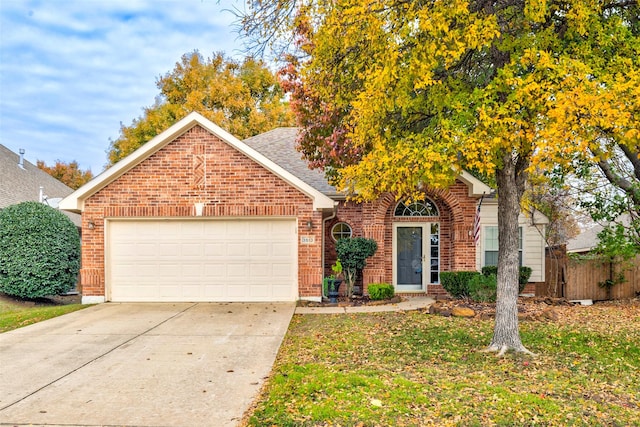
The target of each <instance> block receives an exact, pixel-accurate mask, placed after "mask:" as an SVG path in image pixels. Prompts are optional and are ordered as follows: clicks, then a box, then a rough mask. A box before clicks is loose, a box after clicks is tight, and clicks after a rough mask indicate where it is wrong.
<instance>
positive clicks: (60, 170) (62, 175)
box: [36, 160, 93, 190]
mask: <svg viewBox="0 0 640 427" xmlns="http://www.w3.org/2000/svg"><path fill="white" fill-rule="evenodd" d="M36 165H37V166H38V168H39V169H41V170H43V171H45V172H46V173H48V174H49V175H51V176H52V177H54V178H55V179H57V180H58V181H61V182H62V183H64V184H66V185H67V186H68V187H71V188H73V189H74V190H77V189H78V188H80V187H82V186H83V185H84V184H86V183H87V182H89V181H91V179H92V178H93V173H92V172H91V170H90V169H87V170H82V169H80V165H78V162H76V161H75V160H73V161H71V162H69V163H66V162H63V161H62V160H56V162H55V164H54V165H52V166H47V164H46V163H45V161H44V160H38V161H37V162H36Z"/></svg>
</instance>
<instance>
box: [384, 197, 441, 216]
mask: <svg viewBox="0 0 640 427" xmlns="http://www.w3.org/2000/svg"><path fill="white" fill-rule="evenodd" d="M405 202H406V201H405V200H401V201H399V202H398V203H396V206H395V208H394V209H393V216H394V217H396V218H437V217H439V216H440V210H439V209H438V205H436V204H435V202H434V201H433V200H431V199H430V198H428V197H425V198H424V200H414V201H412V202H411V203H410V204H408V205H407V204H406V203H405ZM420 204H421V205H422V206H423V209H422V210H423V211H426V212H427V214H428V215H425V214H420V213H419V212H418V211H417V209H411V206H418V205H420ZM401 206H404V209H403V212H402V213H401V214H398V209H400V207H401ZM406 212H410V213H409V214H407V213H406Z"/></svg>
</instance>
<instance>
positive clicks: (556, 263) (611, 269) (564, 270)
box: [536, 247, 640, 301]
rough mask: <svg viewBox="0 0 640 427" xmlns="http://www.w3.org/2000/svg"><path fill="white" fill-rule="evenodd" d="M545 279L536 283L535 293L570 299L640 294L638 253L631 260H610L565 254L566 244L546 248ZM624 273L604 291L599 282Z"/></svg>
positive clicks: (639, 261) (605, 298)
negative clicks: (624, 262) (622, 278)
mask: <svg viewBox="0 0 640 427" xmlns="http://www.w3.org/2000/svg"><path fill="white" fill-rule="evenodd" d="M545 266H546V271H545V273H546V275H545V278H546V282H545V283H541V284H539V286H538V287H537V288H536V295H539V296H550V297H557V298H560V297H564V298H567V299H569V300H582V299H591V300H594V301H600V300H607V299H621V298H633V297H635V296H636V295H637V294H640V255H639V256H637V257H636V258H635V260H633V261H632V262H631V263H630V264H611V263H609V262H603V261H601V260H598V259H591V260H575V259H572V258H570V257H568V256H567V253H566V248H565V247H556V248H553V249H548V250H547V256H546V265H545ZM620 273H622V274H623V275H624V282H623V283H617V284H615V285H614V286H613V287H611V289H610V291H609V292H607V289H606V288H602V287H601V286H600V285H599V283H602V282H604V281H606V280H607V279H611V278H616V277H617V276H618V275H619V274H620Z"/></svg>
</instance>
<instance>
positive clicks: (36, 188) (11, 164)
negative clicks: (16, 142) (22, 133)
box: [0, 144, 81, 226]
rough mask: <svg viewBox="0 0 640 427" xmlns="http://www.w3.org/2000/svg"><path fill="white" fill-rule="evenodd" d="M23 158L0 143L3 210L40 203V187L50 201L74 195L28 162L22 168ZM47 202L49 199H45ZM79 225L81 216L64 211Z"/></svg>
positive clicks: (0, 198) (0, 191)
mask: <svg viewBox="0 0 640 427" xmlns="http://www.w3.org/2000/svg"><path fill="white" fill-rule="evenodd" d="M19 162H20V155H19V154H16V153H14V152H13V151H11V150H9V149H8V148H7V147H5V146H4V145H2V144H0V209H2V208H5V207H7V206H10V205H15V204H17V203H22V202H28V201H33V202H39V201H40V187H42V193H43V195H44V196H46V198H47V199H49V200H51V199H59V198H62V197H66V196H68V195H69V194H71V193H73V189H72V188H70V187H67V186H66V185H65V184H63V183H62V182H60V181H58V180H57V179H55V178H54V177H52V176H51V175H49V174H48V173H46V172H45V171H43V170H41V169H39V168H38V167H37V166H36V165H34V164H33V163H31V162H28V161H27V160H23V162H22V166H20V165H19ZM45 202H46V200H45ZM64 213H65V214H66V215H67V216H68V217H69V218H70V219H71V220H72V221H73V223H74V224H75V225H77V226H79V225H80V223H81V222H80V217H79V216H78V215H76V214H68V213H67V212H64Z"/></svg>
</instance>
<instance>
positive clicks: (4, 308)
mask: <svg viewBox="0 0 640 427" xmlns="http://www.w3.org/2000/svg"><path fill="white" fill-rule="evenodd" d="M85 307H88V306H87V305H82V304H65V305H62V304H57V303H55V302H53V301H52V302H50V303H47V302H46V301H45V300H39V301H38V302H37V303H29V302H25V301H20V300H19V299H15V298H11V297H8V296H6V295H0V333H2V332H7V331H11V330H13V329H17V328H21V327H23V326H27V325H31V324H32V323H37V322H41V321H43V320H47V319H51V318H52V317H57V316H61V315H63V314H67V313H71V312H72V311H77V310H80V309H82V308H85Z"/></svg>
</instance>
